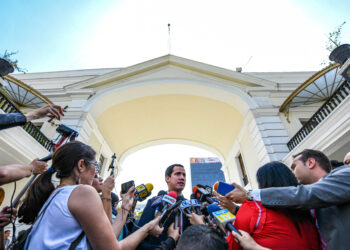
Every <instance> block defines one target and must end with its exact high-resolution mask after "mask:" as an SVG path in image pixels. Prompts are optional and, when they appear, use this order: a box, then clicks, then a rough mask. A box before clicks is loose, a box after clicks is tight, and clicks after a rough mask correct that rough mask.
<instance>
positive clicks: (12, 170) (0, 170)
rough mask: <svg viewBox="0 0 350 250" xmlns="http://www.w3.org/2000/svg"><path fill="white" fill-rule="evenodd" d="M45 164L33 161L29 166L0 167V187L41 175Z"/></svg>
mask: <svg viewBox="0 0 350 250" xmlns="http://www.w3.org/2000/svg"><path fill="white" fill-rule="evenodd" d="M46 168H47V163H46V162H43V161H38V159H35V160H33V161H32V162H31V163H30V164H29V165H20V164H12V165H6V166H0V185H3V184H6V183H9V182H13V181H17V180H20V179H22V178H24V177H28V176H30V175H31V174H32V170H33V173H34V174H41V173H43V172H44V171H46Z"/></svg>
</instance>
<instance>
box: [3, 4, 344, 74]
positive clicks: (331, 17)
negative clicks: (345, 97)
mask: <svg viewBox="0 0 350 250" xmlns="http://www.w3.org/2000/svg"><path fill="white" fill-rule="evenodd" d="M0 8H1V10H2V11H1V12H2V21H1V23H0V30H1V39H0V53H3V52H4V51H5V49H7V50H9V51H18V54H17V55H16V58H17V59H18V60H19V65H20V66H21V67H23V68H26V69H27V70H28V72H45V71H59V70H70V69H82V68H107V67H125V66H129V65H132V64H135V63H139V62H142V61H145V60H149V59H152V58H154V57H158V56H162V55H164V54H167V53H168V44H167V41H168V31H167V23H168V22H170V23H171V25H172V31H171V48H172V49H171V53H172V54H175V55H178V56H182V57H186V58H189V59H193V60H197V61H201V62H205V63H209V64H213V65H216V66H221V67H225V68H229V69H235V67H239V66H243V71H245V70H246V71H282V70H283V71H293V70H317V69H319V68H321V67H322V66H320V63H321V62H322V60H323V59H325V58H326V57H327V55H328V54H329V53H328V52H327V51H325V50H324V47H325V42H326V40H327V33H328V32H330V31H332V30H334V29H335V27H337V26H338V25H339V24H340V23H342V22H343V21H347V24H346V25H345V26H344V28H343V36H342V37H343V39H342V41H343V42H348V43H349V42H350V16H349V15H348V13H347V11H348V10H349V9H350V1H340V0H339V1H325V0H319V1H315V0H312V1H301V0H294V1H291V0H290V1H287V0H285V1H283V0H279V1H254V0H252V1H247V2H246V1H233V0H229V1H224V0H219V1H215V2H214V1H209V0H208V1H207V0H202V1H197V0H192V1H190V0H187V1H185V0H178V1H170V0H148V1H145V0H143V1H142V0H128V1H109V0H100V1H91V0H74V1H72V0H70V1H68V0H60V1H52V0H51V1H48V0H46V1H44V0H36V1H27V0H11V1H5V0H0ZM249 58H250V60H249Z"/></svg>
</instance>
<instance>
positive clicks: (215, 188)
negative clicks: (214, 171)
mask: <svg viewBox="0 0 350 250" xmlns="http://www.w3.org/2000/svg"><path fill="white" fill-rule="evenodd" d="M218 186H219V182H218V181H217V182H215V184H214V186H213V189H214V190H215V191H216V190H218Z"/></svg>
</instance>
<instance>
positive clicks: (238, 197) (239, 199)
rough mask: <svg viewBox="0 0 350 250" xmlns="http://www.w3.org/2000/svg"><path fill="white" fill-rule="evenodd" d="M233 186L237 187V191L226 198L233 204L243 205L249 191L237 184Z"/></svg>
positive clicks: (234, 190) (233, 191)
mask: <svg viewBox="0 0 350 250" xmlns="http://www.w3.org/2000/svg"><path fill="white" fill-rule="evenodd" d="M232 185H233V186H234V187H235V189H233V190H232V191H231V192H229V193H228V194H226V195H225V197H226V198H228V199H230V200H231V201H233V202H236V203H243V201H245V200H246V197H247V196H246V195H247V191H246V190H245V189H244V188H242V187H241V186H240V185H238V184H237V183H232Z"/></svg>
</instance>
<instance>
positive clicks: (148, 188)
mask: <svg viewBox="0 0 350 250" xmlns="http://www.w3.org/2000/svg"><path fill="white" fill-rule="evenodd" d="M145 186H146V189H147V192H148V193H150V192H151V191H152V190H153V185H152V183H146V184H145Z"/></svg>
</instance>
